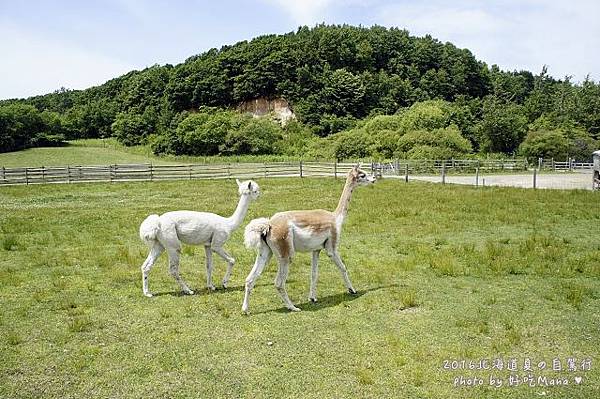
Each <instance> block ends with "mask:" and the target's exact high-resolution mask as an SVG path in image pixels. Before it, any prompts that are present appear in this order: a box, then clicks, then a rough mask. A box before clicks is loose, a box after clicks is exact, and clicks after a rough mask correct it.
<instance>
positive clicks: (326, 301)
mask: <svg viewBox="0 0 600 399" xmlns="http://www.w3.org/2000/svg"><path fill="white" fill-rule="evenodd" d="M399 286H400V284H389V285H382V286H379V287H371V288H366V289H364V290H358V291H356V294H350V293H348V292H341V293H339V294H334V295H328V296H325V297H322V298H318V301H317V302H310V301H306V302H302V303H297V304H296V306H298V307H299V308H300V309H302V311H303V312H316V311H319V310H322V309H326V308H330V307H333V306H337V305H339V304H341V303H344V302H352V301H355V300H357V299H358V298H360V297H361V296H363V295H365V294H368V293H369V292H373V291H378V290H384V289H387V288H393V287H399ZM273 312H275V313H293V312H290V311H289V310H288V309H287V308H286V307H280V308H277V309H271V310H264V311H260V312H252V311H250V315H256V314H264V313H273Z"/></svg>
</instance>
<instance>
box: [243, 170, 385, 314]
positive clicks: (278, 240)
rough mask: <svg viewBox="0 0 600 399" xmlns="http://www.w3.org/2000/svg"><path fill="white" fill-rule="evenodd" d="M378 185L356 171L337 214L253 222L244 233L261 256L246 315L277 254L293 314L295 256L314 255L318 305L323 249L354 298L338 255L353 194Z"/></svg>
mask: <svg viewBox="0 0 600 399" xmlns="http://www.w3.org/2000/svg"><path fill="white" fill-rule="evenodd" d="M374 182H375V178H373V177H370V176H367V175H366V173H365V172H363V171H362V170H360V169H358V166H356V167H354V168H353V169H352V170H351V171H350V172H349V173H348V178H347V179H346V185H345V186H344V190H343V192H342V196H341V198H340V201H339V204H338V206H337V208H336V210H335V211H334V212H329V211H324V210H321V209H318V210H312V211H289V212H280V213H276V214H275V215H273V217H271V219H266V218H259V219H254V220H252V221H251V222H250V223H249V224H248V225H247V226H246V229H245V231H244V242H245V244H246V247H248V248H256V249H257V250H258V255H257V257H256V261H255V262H254V267H253V268H252V271H251V272H250V274H249V275H248V277H247V278H246V294H245V296H244V303H243V305H242V311H243V312H245V313H248V307H249V300H250V292H251V291H252V288H253V287H254V284H255V283H256V279H257V278H258V277H259V276H260V274H261V273H262V271H263V270H264V268H265V265H266V264H267V263H268V262H269V260H270V259H271V256H272V254H273V253H274V254H275V256H276V257H277V261H278V263H279V270H278V272H277V277H276V278H275V287H276V288H277V291H278V292H279V295H280V296H281V299H282V300H283V302H284V304H285V306H286V307H287V308H288V309H290V310H293V311H299V310H300V309H299V308H297V307H296V306H294V304H293V303H292V301H290V298H289V297H288V294H287V291H286V289H285V282H286V280H287V276H288V270H289V265H290V262H291V260H292V257H293V256H294V253H295V252H312V272H311V279H310V294H309V299H310V300H311V301H313V302H316V301H317V275H318V261H319V253H320V252H321V250H322V249H325V251H327V255H328V256H329V257H330V258H331V260H332V261H333V262H334V263H335V265H336V266H337V267H338V269H339V270H340V272H341V274H342V278H343V279H344V283H345V284H346V288H347V289H348V291H349V292H350V293H351V294H355V293H356V291H355V290H354V288H353V287H352V283H351V282H350V277H348V270H346V266H345V265H344V263H343V262H342V259H341V258H340V255H339V253H338V246H339V243H340V235H341V232H342V224H343V223H344V220H345V219H346V215H347V213H348V205H349V203H350V199H351V196H352V191H353V190H354V189H355V188H356V187H357V186H359V185H368V184H372V183H374Z"/></svg>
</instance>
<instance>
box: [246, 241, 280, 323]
mask: <svg viewBox="0 0 600 399" xmlns="http://www.w3.org/2000/svg"><path fill="white" fill-rule="evenodd" d="M272 255H273V252H271V248H269V247H268V246H267V245H265V244H263V245H262V246H261V248H260V251H259V253H258V255H256V261H255V262H254V267H252V270H251V271H250V274H248V277H246V293H245V294H244V303H243V304H242V312H244V313H246V314H247V313H248V307H249V306H250V293H251V292H252V288H254V284H255V283H256V280H257V279H258V277H259V276H260V274H261V273H262V272H263V270H264V269H265V266H266V265H267V263H269V260H271V256H272Z"/></svg>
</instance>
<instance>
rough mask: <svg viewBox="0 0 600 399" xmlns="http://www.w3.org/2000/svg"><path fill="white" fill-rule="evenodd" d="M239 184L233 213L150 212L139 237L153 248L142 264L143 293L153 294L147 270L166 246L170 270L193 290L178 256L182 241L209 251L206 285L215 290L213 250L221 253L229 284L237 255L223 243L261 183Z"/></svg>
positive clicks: (185, 285)
mask: <svg viewBox="0 0 600 399" xmlns="http://www.w3.org/2000/svg"><path fill="white" fill-rule="evenodd" d="M236 182H237V184H238V191H239V195H240V201H239V202H238V205H237V208H236V209H235V212H234V213H233V215H231V217H228V218H226V217H222V216H219V215H215V214H214V213H207V212H194V211H174V212H167V213H165V214H163V215H161V216H158V215H150V216H148V217H147V218H146V220H144V221H143V222H142V224H141V225H140V238H141V239H142V241H144V242H145V243H146V244H148V247H149V248H150V254H148V257H147V258H146V261H145V262H144V263H143V264H142V287H143V288H142V289H143V292H144V295H145V296H147V297H151V296H152V294H151V293H150V291H149V290H148V274H149V273H150V270H151V269H152V266H154V262H156V259H157V258H158V257H159V256H160V254H161V253H162V252H163V251H164V250H165V249H166V250H167V254H168V255H169V272H170V273H171V275H172V276H173V277H174V278H175V280H177V282H178V283H179V285H180V286H181V289H182V290H183V292H185V293H186V294H190V295H191V294H193V293H194V291H192V290H191V289H190V288H189V287H188V286H187V284H186V283H185V281H183V279H182V278H181V276H180V275H179V256H180V253H181V244H182V243H184V244H190V245H204V250H205V252H206V286H207V287H208V289H209V290H214V289H215V286H214V285H213V283H212V270H213V260H212V252H214V253H216V254H218V255H220V256H221V257H222V258H223V259H225V261H226V262H227V271H226V272H225V277H224V278H223V287H225V288H226V287H227V283H228V282H229V278H230V277H231V271H232V270H233V265H234V263H235V259H233V258H232V257H231V256H230V255H229V254H228V253H227V252H225V250H224V249H223V245H224V244H225V242H226V241H227V240H228V239H229V237H230V236H231V233H233V231H234V230H235V229H237V228H238V227H239V226H240V224H241V223H242V221H243V220H244V217H245V216H246V213H247V211H248V206H249V205H250V202H251V201H253V200H255V199H257V198H258V196H259V194H260V191H259V187H258V184H256V183H255V182H254V181H252V180H248V181H245V182H242V183H240V181H239V180H236Z"/></svg>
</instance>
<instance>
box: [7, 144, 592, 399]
mask: <svg viewBox="0 0 600 399" xmlns="http://www.w3.org/2000/svg"><path fill="white" fill-rule="evenodd" d="M5 155H6V154H5ZM95 161H96V160H95ZM103 162H104V161H103ZM0 163H2V162H1V161H0ZM101 163H102V162H101ZM258 183H259V184H260V185H261V188H262V191H263V195H262V196H261V198H260V199H259V200H258V202H256V203H254V204H252V205H251V208H250V212H249V215H248V216H247V217H246V221H245V222H248V221H249V220H250V219H251V218H254V217H259V216H268V215H271V214H272V213H274V212H276V211H279V210H287V209H310V208H325V209H333V208H335V205H336V203H337V200H338V198H339V194H340V192H341V189H342V184H343V183H342V181H341V180H337V181H336V180H334V179H321V180H319V179H299V178H296V179H271V180H258ZM236 202H237V195H236V185H235V183H234V182H232V181H198V182H195V181H194V182H189V181H181V182H148V183H116V184H75V185H67V184H63V185H47V186H20V187H2V188H0V309H1V312H0V358H1V359H2V361H1V362H0V397H3V398H4V397H6V398H28V397H31V398H38V397H43V398H63V397H72V398H80V397H123V398H139V397H144V396H148V397H157V398H159V397H177V398H187V397H190V398H192V397H193V398H197V397H210V398H218V397H252V398H262V397H265V398H268V397H283V398H292V397H297V398H324V397H335V398H346V397H355V398H364V397H373V398H383V397H386V398H482V397H485V398H507V397H508V398H533V397H540V396H541V397H549V398H597V397H600V364H599V363H598V362H599V361H600V357H599V348H600V332H599V325H600V311H599V309H600V280H599V277H600V241H599V240H598V225H599V221H600V220H599V219H600V201H599V197H598V193H592V192H583V191H554V190H539V191H534V190H524V189H510V188H485V189H475V188H473V187H460V186H442V185H434V184H426V183H416V182H413V183H409V184H404V183H403V182H400V181H396V180H391V179H390V180H384V181H381V182H379V183H377V184H376V185H375V187H373V188H365V189H359V190H357V191H356V192H355V195H354V198H353V202H352V204H351V209H350V213H349V217H348V222H347V224H346V225H345V227H344V232H343V236H342V241H341V249H340V252H341V254H342V258H343V259H344V260H345V263H346V264H347V266H348V269H349V271H350V277H351V278H352V281H353V283H354V286H355V288H356V289H357V290H359V295H357V296H350V295H347V294H346V293H345V289H344V288H343V283H342V280H341V278H340V276H339V273H338V271H337V269H336V268H335V267H334V266H333V265H332V263H331V262H330V261H329V259H328V258H327V257H326V256H324V255H323V256H322V257H321V268H320V279H319V286H318V294H319V302H318V303H317V304H311V303H309V302H308V300H307V296H308V288H309V269H310V255H309V254H299V255H297V256H296V258H295V259H294V262H293V264H292V268H291V271H290V279H289V280H288V291H289V293H290V297H291V298H292V300H293V301H294V302H295V303H296V304H297V305H298V306H299V307H301V308H302V310H303V311H302V312H299V313H288V312H287V311H285V310H284V308H283V306H282V303H281V301H280V299H279V297H278V295H277V293H276V291H275V288H274V287H273V279H274V276H275V269H276V267H275V263H274V262H271V263H270V265H269V266H268V267H267V269H266V271H265V273H264V274H263V276H262V277H261V278H260V279H259V280H258V284H257V286H256V288H255V289H254V291H253V296H252V303H251V311H252V314H251V315H250V316H245V315H242V314H241V311H240V307H241V303H242V299H243V282H244V279H245V277H246V274H247V273H248V271H249V269H250V267H251V265H252V263H253V261H254V253H253V252H252V251H249V250H247V249H245V248H244V247H243V245H242V229H239V230H238V231H237V232H236V233H235V234H234V236H233V237H232V239H231V240H230V241H229V242H228V243H227V244H226V248H227V249H228V250H229V252H230V253H232V254H233V256H234V257H236V259H237V264H236V268H235V269H234V274H233V278H232V281H231V283H230V288H228V289H227V290H222V289H221V290H218V291H216V292H214V293H208V292H207V291H206V290H205V289H204V288H203V287H204V281H205V277H204V276H205V271H204V251H203V249H202V248H198V247H185V248H184V251H183V257H182V262H181V272H182V275H183V277H184V278H185V279H186V280H187V281H188V283H190V285H191V288H192V289H194V290H196V291H197V293H196V294H195V295H193V296H182V295H180V293H179V289H178V286H177V284H176V283H175V281H174V280H173V279H172V278H171V277H170V276H169V275H168V273H167V267H166V256H165V255H163V257H161V259H160V260H159V261H158V263H157V265H156V266H155V268H154V269H153V271H152V273H151V275H150V289H151V290H152V291H153V292H154V293H155V294H158V295H157V296H156V297H154V298H145V297H143V296H142V292H141V277H140V270H139V266H140V265H141V263H142V262H143V260H144V258H145V256H146V255H147V253H146V248H145V247H144V245H143V244H142V243H141V242H140V241H139V238H138V236H137V230H138V226H139V223H140V222H141V221H142V220H143V219H144V217H145V216H146V215H148V214H149V213H161V212H165V211H167V210H173V209H194V210H208V211H214V212H216V213H220V214H230V213H231V212H232V211H233V209H234V208H235V205H236ZM215 262H216V271H215V274H214V277H215V280H216V281H219V280H220V278H221V276H222V274H223V273H224V269H225V264H224V262H223V261H222V260H221V259H219V258H215ZM569 357H573V358H576V359H577V366H578V370H577V371H574V372H569V371H567V370H563V371H561V372H553V371H552V370H551V368H552V361H553V359H554V358H559V359H560V360H561V362H562V365H563V367H564V368H566V367H567V363H566V362H567V358H569ZM496 358H501V359H503V360H504V362H505V364H506V363H507V362H508V361H509V359H511V358H514V359H516V360H517V364H518V368H519V371H518V372H511V371H508V370H506V369H503V370H469V369H468V361H469V360H471V361H479V360H482V359H487V360H488V361H489V362H490V364H491V362H492V361H493V360H494V359H496ZM526 358H529V359H531V362H532V365H533V372H532V374H533V375H535V377H536V378H537V376H543V377H546V379H547V380H546V381H548V380H549V379H551V378H552V377H561V378H567V379H568V383H569V385H567V386H540V385H538V386H535V387H530V386H528V385H527V384H525V385H523V384H522V383H521V384H519V385H518V386H512V387H511V386H507V384H508V377H509V375H510V374H519V375H520V376H523V375H526V374H527V373H526V372H523V371H522V368H523V363H524V361H525V359H526ZM586 358H589V359H591V370H589V371H588V370H581V369H580V362H581V361H582V360H584V359H586ZM446 360H448V361H452V360H457V361H461V360H465V361H466V362H467V366H466V367H467V369H466V370H464V369H463V370H454V371H452V370H446V369H444V365H445V361H446ZM540 361H545V362H546V363H547V364H548V366H547V368H546V370H543V371H539V370H538V369H537V366H538V363H539V362H540ZM450 364H451V363H450ZM548 368H549V369H550V370H548ZM461 376H462V377H464V378H469V377H478V378H481V379H483V381H484V386H479V387H454V386H453V382H454V379H455V378H459V377H461ZM490 377H494V378H501V379H502V380H503V386H502V387H500V388H494V387H490V386H489V383H488V381H489V378H490ZM575 377H578V378H579V377H581V378H582V380H581V384H576V383H575V382H574V379H575ZM536 382H537V380H536Z"/></svg>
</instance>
